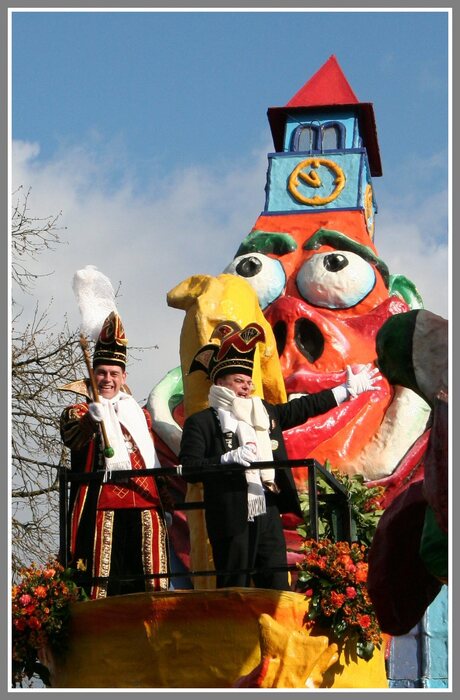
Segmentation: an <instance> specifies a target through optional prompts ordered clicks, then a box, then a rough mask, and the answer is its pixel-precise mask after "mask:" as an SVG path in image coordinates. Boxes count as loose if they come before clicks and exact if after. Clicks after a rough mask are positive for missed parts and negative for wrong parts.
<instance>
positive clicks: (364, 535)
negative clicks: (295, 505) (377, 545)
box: [297, 460, 384, 546]
mask: <svg viewBox="0 0 460 700" xmlns="http://www.w3.org/2000/svg"><path fill="white" fill-rule="evenodd" d="M324 467H325V469H327V470H328V471H329V472H330V473H331V474H332V475H333V476H334V478H335V479H336V480H337V481H338V482H339V483H340V484H341V485H342V486H343V487H344V488H345V489H346V491H347V493H348V501H349V504H350V507H351V517H352V539H353V540H354V541H357V542H360V543H362V544H366V545H368V546H369V545H370V544H371V542H372V538H373V536H374V532H375V529H376V527H377V524H378V522H379V520H380V517H381V515H382V513H383V509H382V507H381V499H382V496H383V493H384V489H383V487H381V486H367V485H366V483H365V481H364V478H363V476H362V475H361V474H354V475H353V476H348V475H346V474H342V473H341V472H339V471H337V470H336V469H333V468H331V465H330V463H329V461H328V460H326V462H325V465H324ZM333 493H334V490H333V488H332V486H330V485H329V484H328V483H326V482H324V481H319V483H318V495H319V497H320V498H319V499H318V515H319V518H318V538H319V539H331V540H335V539H337V509H336V508H334V505H333V503H331V501H330V500H326V501H322V500H321V496H326V498H328V497H331V496H332V495H333ZM299 497H300V505H301V508H302V515H303V519H304V522H303V523H302V524H301V525H299V526H298V528H297V531H298V533H299V534H300V535H301V536H302V537H303V538H304V539H308V538H309V537H310V536H311V523H310V507H309V502H308V493H307V492H302V493H300V494H299Z"/></svg>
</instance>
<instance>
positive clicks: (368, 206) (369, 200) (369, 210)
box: [364, 184, 375, 240]
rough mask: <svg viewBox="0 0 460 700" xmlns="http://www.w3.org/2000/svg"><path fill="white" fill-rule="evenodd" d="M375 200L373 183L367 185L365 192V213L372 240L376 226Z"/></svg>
mask: <svg viewBox="0 0 460 700" xmlns="http://www.w3.org/2000/svg"><path fill="white" fill-rule="evenodd" d="M373 200H374V197H373V192H372V185H370V184H368V185H367V186H366V191H365V192H364V215H365V217H366V226H367V230H368V233H369V236H370V237H371V240H373V239H374V226H375V218H374V201H373Z"/></svg>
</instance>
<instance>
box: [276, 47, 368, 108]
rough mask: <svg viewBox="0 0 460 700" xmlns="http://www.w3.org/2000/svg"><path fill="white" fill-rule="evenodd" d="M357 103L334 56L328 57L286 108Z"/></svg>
mask: <svg viewBox="0 0 460 700" xmlns="http://www.w3.org/2000/svg"><path fill="white" fill-rule="evenodd" d="M358 102H359V100H358V98H357V97H356V95H355V93H354V92H353V90H352V89H351V87H350V84H349V82H348V80H347V79H346V77H345V75H344V73H343V71H342V69H341V67H340V66H339V64H338V62H337V59H336V57H335V56H330V58H328V60H327V61H326V63H325V64H324V65H323V66H322V68H320V69H319V71H318V72H317V73H315V75H314V76H313V77H312V78H310V80H309V81H308V82H306V83H305V85H304V86H303V87H301V88H300V90H299V91H298V92H296V94H295V95H294V97H292V98H291V99H290V100H289V102H288V103H287V105H286V107H318V106H323V105H344V104H346V105H349V104H357V103H358Z"/></svg>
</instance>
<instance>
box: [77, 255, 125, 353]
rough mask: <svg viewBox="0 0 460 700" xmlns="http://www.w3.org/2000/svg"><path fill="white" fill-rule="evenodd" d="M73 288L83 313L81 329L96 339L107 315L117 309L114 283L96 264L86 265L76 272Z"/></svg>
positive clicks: (89, 336)
mask: <svg viewBox="0 0 460 700" xmlns="http://www.w3.org/2000/svg"><path fill="white" fill-rule="evenodd" d="M72 289H73V291H74V294H75V297H76V300H77V303H78V308H79V309H80V314H81V327H80V330H81V332H82V333H83V334H84V335H86V336H87V337H88V338H91V339H92V340H94V341H96V340H97V338H98V336H99V333H100V331H101V328H102V324H103V323H104V321H105V319H106V318H107V316H108V315H109V314H110V313H111V311H117V307H116V304H115V291H114V289H113V286H112V283H111V281H110V280H109V278H108V277H106V276H105V275H104V274H103V273H102V272H99V270H98V269H97V267H96V266H95V265H86V267H84V268H83V269H81V270H77V272H76V273H75V274H74V276H73V280H72Z"/></svg>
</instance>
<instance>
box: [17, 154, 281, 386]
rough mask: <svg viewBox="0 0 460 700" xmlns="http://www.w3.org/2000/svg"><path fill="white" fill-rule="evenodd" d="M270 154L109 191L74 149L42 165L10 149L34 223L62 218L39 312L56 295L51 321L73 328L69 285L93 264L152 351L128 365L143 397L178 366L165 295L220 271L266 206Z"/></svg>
mask: <svg viewBox="0 0 460 700" xmlns="http://www.w3.org/2000/svg"><path fill="white" fill-rule="evenodd" d="M267 150H268V149H267V148H266V149H264V151H263V152H262V150H260V151H259V152H254V153H253V154H251V155H250V156H248V157H247V158H245V159H242V160H241V161H240V162H237V163H233V165H232V169H231V170H226V171H223V170H220V169H217V168H216V169H215V170H212V169H211V170H205V169H203V168H199V167H197V168H193V169H187V170H183V171H180V172H173V173H169V174H167V175H165V177H163V178H162V179H161V180H159V181H158V182H156V181H151V182H149V183H147V185H146V186H144V188H143V190H142V192H139V191H138V190H136V189H135V187H134V184H133V182H132V181H130V180H125V181H124V182H122V183H121V184H120V185H119V186H118V188H116V187H115V188H114V187H113V186H112V187H109V186H108V184H107V183H108V180H109V173H107V171H106V167H107V165H108V164H109V163H110V160H111V159H110V157H107V158H102V159H99V160H98V161H97V162H96V160H95V158H94V156H92V155H91V151H90V150H85V149H84V148H82V147H80V148H78V149H71V150H69V151H67V152H62V153H61V154H60V155H59V156H58V157H56V158H55V159H53V160H52V161H50V162H46V163H44V164H42V165H40V163H39V161H38V156H39V148H38V146H37V145H36V144H27V143H23V142H19V143H14V146H13V151H12V164H13V168H12V169H13V190H14V189H15V188H16V187H18V186H19V185H23V186H24V187H25V188H26V189H27V188H28V187H29V186H30V187H31V188H32V189H31V195H30V199H29V206H30V213H31V215H32V216H37V217H42V216H49V215H50V214H55V213H57V212H59V211H62V217H61V219H60V220H59V225H60V226H65V227H66V231H65V232H63V238H64V239H65V240H66V244H65V245H61V246H58V247H57V249H56V250H55V251H53V252H47V253H45V254H44V255H43V256H42V257H41V258H40V261H39V266H40V269H41V270H43V271H47V272H48V271H49V270H54V274H53V275H52V276H50V277H47V278H44V279H42V280H41V281H39V282H38V283H37V286H36V288H35V290H34V298H30V299H28V300H27V299H26V300H25V303H26V304H28V306H29V307H30V306H32V304H35V301H36V299H39V300H40V303H41V304H42V305H43V306H44V305H47V304H48V302H49V300H50V298H51V297H53V307H52V308H53V316H54V317H55V318H56V319H61V318H62V316H63V314H64V313H65V312H67V313H68V316H69V320H70V323H71V326H75V328H77V326H78V324H79V320H80V319H79V315H78V309H77V305H76V302H75V299H74V297H73V292H72V287H71V282H72V277H73V274H74V272H75V271H76V270H77V269H79V268H81V267H84V266H85V265H88V264H93V265H96V266H97V267H98V268H99V269H100V270H101V271H102V272H103V273H104V274H106V275H107V276H108V277H109V278H110V279H111V281H112V283H113V284H114V286H115V287H117V285H118V282H122V288H121V295H120V297H119V298H118V300H117V306H118V309H119V312H120V315H121V316H122V318H123V320H124V323H125V327H126V332H127V335H128V338H129V341H130V344H132V345H133V346H154V345H158V346H159V347H158V349H152V350H148V351H146V352H144V353H142V355H140V356H139V357H140V361H139V362H133V363H132V365H131V366H130V382H129V383H130V385H131V387H132V389H133V391H134V393H135V395H136V396H137V397H138V398H139V399H141V398H145V397H146V396H147V395H148V393H149V391H150V389H151V388H152V387H153V386H154V385H155V384H156V383H157V382H158V381H159V380H160V379H161V378H162V377H163V376H164V375H165V374H166V372H168V371H169V370H170V369H172V368H173V367H174V366H176V365H177V364H178V363H179V355H178V345H179V334H180V328H181V325H182V321H183V312H181V311H179V310H177V309H171V308H169V307H168V306H167V303H166V294H167V292H168V291H169V290H170V289H172V288H173V287H174V286H176V284H178V283H179V282H181V281H182V280H183V279H185V278H186V277H189V276H190V275H192V274H196V273H204V274H218V273H220V272H221V271H222V269H223V268H224V267H225V266H226V264H227V263H228V262H229V261H230V260H231V259H232V257H233V255H234V254H235V252H236V249H237V247H238V245H239V243H240V242H241V240H242V239H243V238H244V237H245V236H246V234H247V233H248V232H249V230H250V229H251V227H252V225H253V223H254V222H255V220H256V218H257V216H258V214H259V213H260V210H261V209H262V207H263V200H264V189H263V188H264V182H265V172H266V167H267V161H266V153H267Z"/></svg>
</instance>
